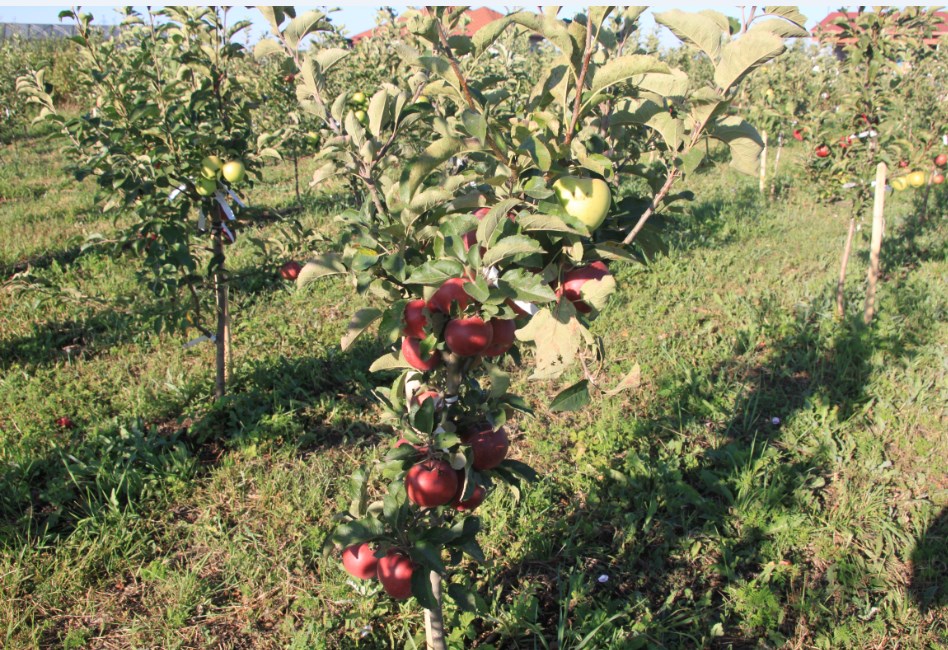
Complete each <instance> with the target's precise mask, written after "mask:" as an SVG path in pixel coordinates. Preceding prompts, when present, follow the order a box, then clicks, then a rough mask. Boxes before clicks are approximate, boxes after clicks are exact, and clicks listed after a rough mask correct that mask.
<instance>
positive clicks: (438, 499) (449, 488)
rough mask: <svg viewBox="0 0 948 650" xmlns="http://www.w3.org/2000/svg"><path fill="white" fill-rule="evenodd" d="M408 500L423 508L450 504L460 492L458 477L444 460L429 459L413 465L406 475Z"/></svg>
mask: <svg viewBox="0 0 948 650" xmlns="http://www.w3.org/2000/svg"><path fill="white" fill-rule="evenodd" d="M405 489H406V490H407V491H408V498H409V499H410V500H411V502H412V503H415V504H417V505H419V506H421V507H422V508H436V507H437V506H443V505H444V504H446V503H450V502H451V500H452V499H453V498H454V494H455V492H457V490H458V475H457V473H456V472H455V471H454V470H453V469H451V466H450V465H448V464H447V463H446V462H444V461H443V460H437V459H434V458H429V459H428V460H425V461H423V462H421V463H418V464H417V465H413V466H412V467H411V469H409V470H408V473H407V474H405Z"/></svg>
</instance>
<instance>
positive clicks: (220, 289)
mask: <svg viewBox="0 0 948 650" xmlns="http://www.w3.org/2000/svg"><path fill="white" fill-rule="evenodd" d="M222 225H223V224H222V222H221V217H220V214H219V213H218V216H217V219H216V220H215V223H214V227H213V231H212V232H213V241H214V244H213V251H214V257H215V259H219V260H220V266H218V267H217V270H215V271H214V293H215V298H216V300H215V301H216V303H217V308H216V309H215V312H216V313H217V331H216V334H215V347H216V351H217V365H216V374H215V381H214V396H215V397H216V398H217V399H220V398H222V397H224V395H226V394H227V353H228V351H229V350H228V348H229V347H230V346H229V345H228V344H227V337H228V335H229V329H230V328H229V327H228V326H227V318H228V305H227V273H226V271H225V270H224V233H223V229H222V227H221V226H222Z"/></svg>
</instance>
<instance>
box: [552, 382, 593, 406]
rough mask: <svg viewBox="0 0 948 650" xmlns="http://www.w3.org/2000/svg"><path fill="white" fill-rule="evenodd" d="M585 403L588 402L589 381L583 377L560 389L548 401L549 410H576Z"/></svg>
mask: <svg viewBox="0 0 948 650" xmlns="http://www.w3.org/2000/svg"><path fill="white" fill-rule="evenodd" d="M587 404H589V382H588V381H587V380H585V379H583V380H582V381H578V382H576V383H575V384H573V385H572V386H570V387H569V388H564V389H563V390H561V391H560V393H559V394H558V395H557V396H556V397H554V398H553V401H552V402H550V410H551V411H554V412H556V411H578V410H579V409H581V408H583V407H584V406H586V405H587Z"/></svg>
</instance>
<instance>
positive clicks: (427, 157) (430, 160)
mask: <svg viewBox="0 0 948 650" xmlns="http://www.w3.org/2000/svg"><path fill="white" fill-rule="evenodd" d="M462 148H463V144H462V143H461V141H460V140H459V139H457V138H442V139H441V140H436V141H434V142H432V143H431V144H430V145H428V147H427V148H426V149H425V150H424V152H422V154H421V155H420V156H419V157H418V158H417V159H416V160H415V161H414V162H412V163H411V164H409V165H406V166H405V170H404V171H403V172H402V182H401V198H402V201H403V202H405V203H410V202H411V199H412V196H414V194H415V190H417V189H418V186H419V185H421V183H422V181H424V180H425V178H426V177H427V176H428V174H430V173H431V172H433V171H434V170H435V169H436V168H437V167H438V166H439V165H441V164H443V163H444V162H445V161H446V160H448V159H449V158H450V157H451V156H454V155H456V154H458V153H459V152H460V151H461V150H462Z"/></svg>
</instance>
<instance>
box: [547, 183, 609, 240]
mask: <svg viewBox="0 0 948 650" xmlns="http://www.w3.org/2000/svg"><path fill="white" fill-rule="evenodd" d="M553 193H554V194H556V198H557V199H559V202H560V205H562V206H563V209H564V210H566V214H568V215H570V216H571V217H576V218H577V219H579V220H580V221H582V222H583V223H584V224H586V227H587V228H589V230H590V232H591V231H593V230H595V229H596V228H598V227H599V226H601V225H602V222H603V221H605V220H606V215H607V214H609V208H610V206H611V205H612V195H611V194H610V193H609V186H608V185H607V184H606V181H604V180H601V179H598V178H580V177H578V176H561V177H560V178H558V179H557V180H556V182H555V183H553Z"/></svg>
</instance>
